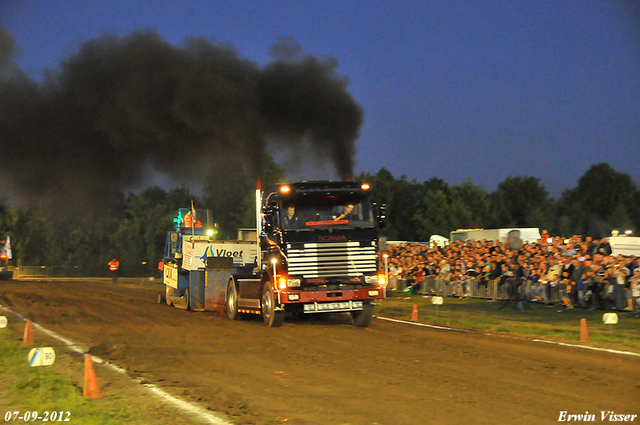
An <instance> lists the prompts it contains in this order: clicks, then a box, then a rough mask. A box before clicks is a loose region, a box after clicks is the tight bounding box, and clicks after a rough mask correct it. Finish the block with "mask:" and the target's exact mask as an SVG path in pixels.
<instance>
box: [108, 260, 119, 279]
mask: <svg viewBox="0 0 640 425" xmlns="http://www.w3.org/2000/svg"><path fill="white" fill-rule="evenodd" d="M108 264H109V270H111V275H112V276H113V283H118V267H120V261H118V260H116V259H115V258H114V259H113V260H111V261H109V263H108Z"/></svg>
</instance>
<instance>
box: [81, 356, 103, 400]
mask: <svg viewBox="0 0 640 425" xmlns="http://www.w3.org/2000/svg"><path fill="white" fill-rule="evenodd" d="M82 395H83V396H85V397H88V398H100V397H102V396H101V395H100V388H98V378H96V372H95V370H93V361H92V360H91V354H85V355H84V388H83V390H82Z"/></svg>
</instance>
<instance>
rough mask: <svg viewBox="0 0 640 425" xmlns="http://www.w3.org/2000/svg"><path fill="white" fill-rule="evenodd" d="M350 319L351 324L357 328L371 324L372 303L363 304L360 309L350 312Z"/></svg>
mask: <svg viewBox="0 0 640 425" xmlns="http://www.w3.org/2000/svg"><path fill="white" fill-rule="evenodd" d="M351 320H352V322H353V326H356V327H358V328H366V327H367V326H369V325H370V324H371V320H373V305H371V304H364V305H363V306H362V310H356V311H352V312H351Z"/></svg>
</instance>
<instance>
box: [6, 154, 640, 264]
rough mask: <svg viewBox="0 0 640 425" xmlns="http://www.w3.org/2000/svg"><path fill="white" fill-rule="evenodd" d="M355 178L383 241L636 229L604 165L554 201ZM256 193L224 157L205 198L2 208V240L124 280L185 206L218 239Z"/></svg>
mask: <svg viewBox="0 0 640 425" xmlns="http://www.w3.org/2000/svg"><path fill="white" fill-rule="evenodd" d="M264 170H266V171H265V173H264V174H265V175H263V177H262V180H263V181H262V185H263V186H266V185H268V184H272V183H276V182H281V181H284V180H285V179H286V173H285V171H284V169H283V168H282V167H281V166H279V165H278V164H277V163H275V162H274V161H273V159H272V158H271V157H269V156H268V155H267V156H265V164H264ZM356 180H359V181H366V182H368V183H370V184H371V187H372V190H373V193H374V195H373V196H374V202H378V203H385V204H386V205H387V217H388V219H387V227H386V228H385V229H384V231H383V235H384V236H386V237H387V238H388V239H389V240H411V241H427V240H429V238H430V237H431V235H434V234H439V235H443V236H448V235H449V232H450V231H452V230H455V229H458V228H501V227H539V228H540V229H541V230H542V229H546V230H548V231H549V233H550V234H552V235H560V236H570V235H574V234H582V235H590V236H593V237H596V238H601V237H605V236H608V235H609V234H610V233H611V230H612V229H618V230H626V229H638V228H640V214H638V211H640V191H639V189H638V187H637V186H636V184H635V183H634V182H633V180H632V179H631V177H630V176H629V175H627V174H624V173H620V172H617V171H615V170H614V169H613V168H612V167H611V166H610V165H608V164H606V163H602V164H597V165H593V166H592V167H591V168H590V169H589V170H588V171H587V172H586V173H585V174H584V175H583V176H582V177H581V178H580V180H579V182H578V186H577V187H576V188H573V189H569V190H566V191H564V192H563V193H562V195H561V196H560V197H559V198H558V199H557V200H554V199H552V198H551V197H550V196H549V194H548V192H547V191H546V189H545V188H544V186H543V185H542V184H541V182H540V179H539V178H536V177H522V176H515V177H513V176H509V177H507V178H506V179H505V180H504V181H502V182H501V183H499V184H498V188H497V190H496V191H494V192H491V193H488V192H487V191H486V190H485V189H483V188H482V187H481V186H478V185H474V184H473V181H472V180H471V179H467V180H465V181H464V182H463V183H462V184H459V185H449V184H447V183H446V182H445V181H444V180H442V179H439V178H437V177H433V178H431V179H429V180H426V181H424V182H418V181H416V180H408V179H407V177H406V176H400V177H394V176H393V175H392V173H391V172H389V171H388V170H387V169H385V168H382V169H380V170H379V171H378V172H377V173H375V174H370V173H366V172H364V173H361V174H360V175H359V176H357V177H356ZM254 191H255V182H254V181H253V180H252V178H251V177H250V173H249V171H248V170H247V169H246V167H244V166H243V165H242V163H240V162H233V161H224V162H222V163H220V164H217V166H216V167H213V168H212V169H211V171H210V172H209V173H208V175H207V176H206V179H205V182H204V185H203V190H202V193H201V194H200V195H196V194H194V193H192V192H191V191H189V190H188V189H187V188H185V187H181V188H174V189H170V190H165V189H162V188H160V187H149V188H147V189H146V190H143V191H141V192H137V193H129V194H127V195H125V194H124V193H123V192H118V191H116V192H114V193H112V194H110V195H109V196H104V197H102V202H101V203H100V206H99V208H71V209H69V208H65V206H63V205H52V203H51V202H48V203H37V202H36V203H30V204H20V205H10V204H9V203H8V202H6V201H5V202H0V237H5V236H7V235H9V236H11V245H12V249H13V257H14V259H13V263H14V265H25V266H26V265H46V266H67V267H77V268H78V270H79V273H80V274H82V275H84V276H102V275H106V274H107V273H108V267H107V263H108V262H109V260H111V259H112V258H118V259H119V260H120V264H121V272H122V275H125V276H153V275H154V274H156V273H157V264H158V262H159V261H160V260H161V259H162V256H163V250H164V244H165V237H166V232H167V231H169V230H171V229H173V228H174V222H173V218H174V217H175V216H176V214H177V211H178V209H179V208H186V207H189V206H190V205H191V202H192V201H193V203H194V205H195V206H196V208H208V209H210V211H211V214H212V216H213V218H214V221H215V222H217V223H218V228H217V229H218V232H219V233H218V237H219V238H220V239H232V238H234V237H235V235H236V231H237V229H238V228H239V227H252V226H255V215H254V205H253V204H254V199H255V198H254V193H255V192H254Z"/></svg>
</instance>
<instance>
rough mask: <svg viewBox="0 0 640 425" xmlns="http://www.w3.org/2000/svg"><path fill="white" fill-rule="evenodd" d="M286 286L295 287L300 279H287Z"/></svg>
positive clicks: (298, 284)
mask: <svg viewBox="0 0 640 425" xmlns="http://www.w3.org/2000/svg"><path fill="white" fill-rule="evenodd" d="M287 286H288V287H289V288H296V287H298V286H300V279H287Z"/></svg>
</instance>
